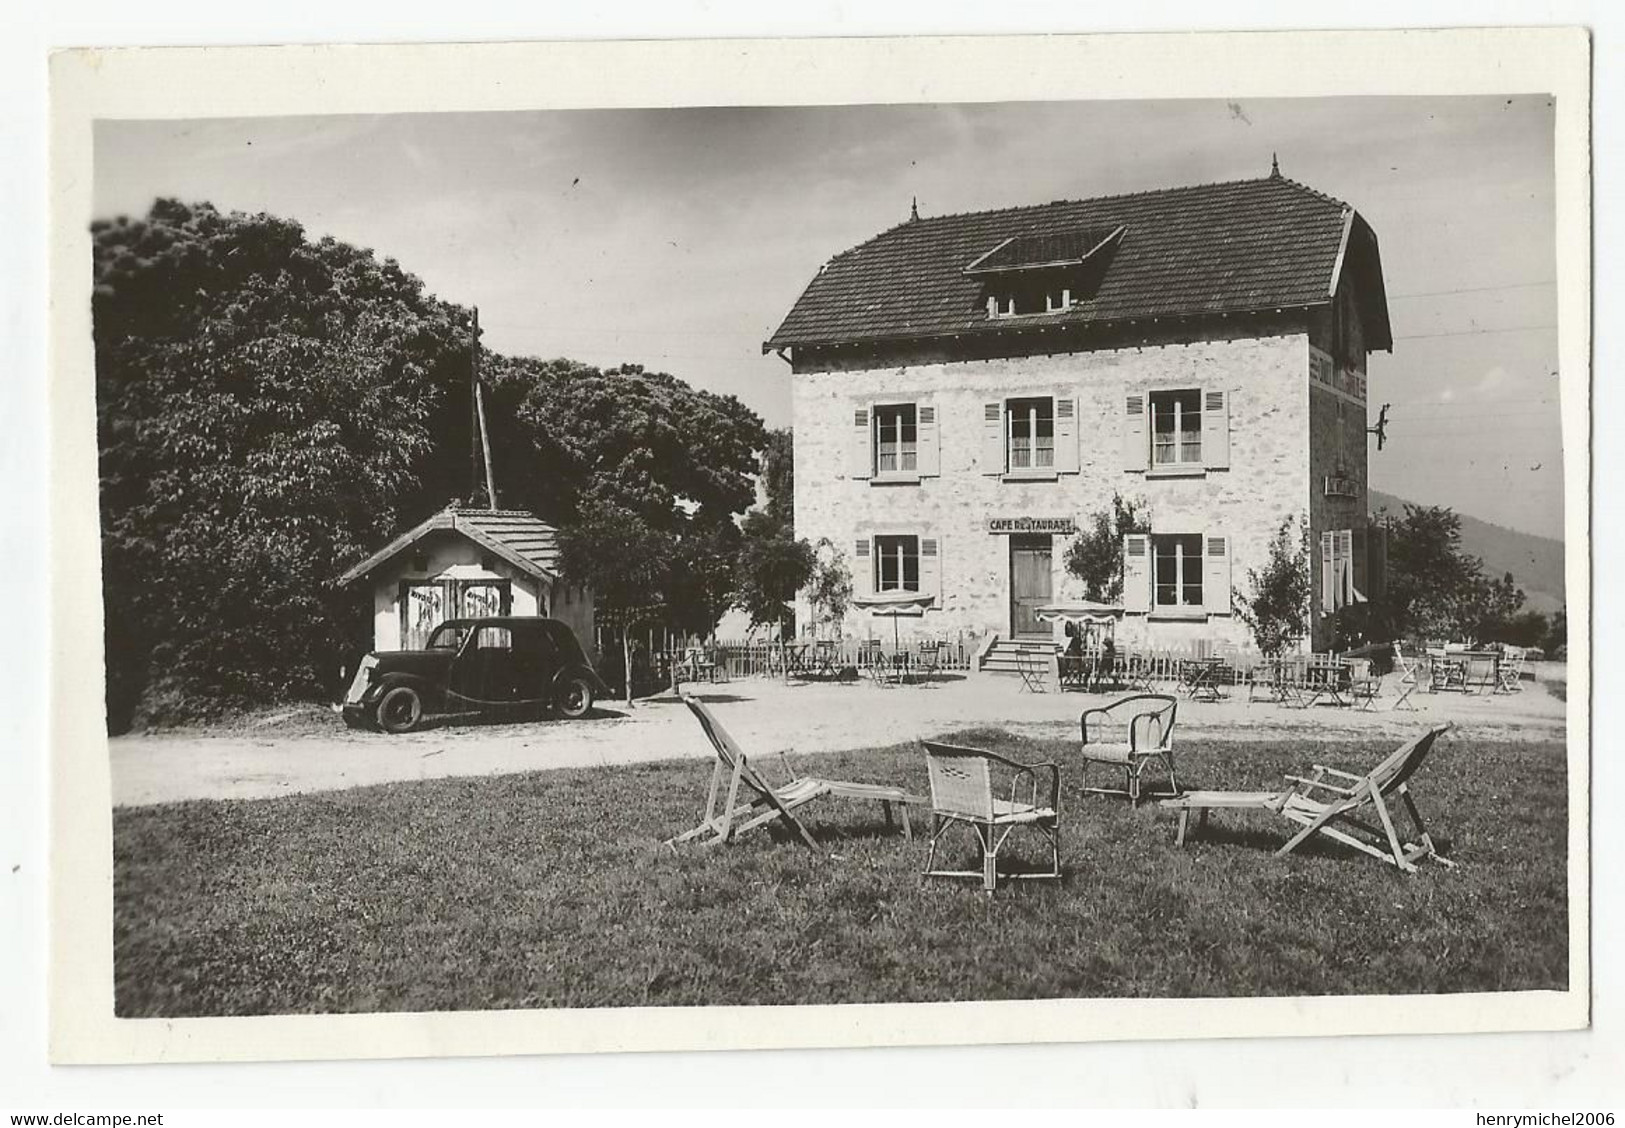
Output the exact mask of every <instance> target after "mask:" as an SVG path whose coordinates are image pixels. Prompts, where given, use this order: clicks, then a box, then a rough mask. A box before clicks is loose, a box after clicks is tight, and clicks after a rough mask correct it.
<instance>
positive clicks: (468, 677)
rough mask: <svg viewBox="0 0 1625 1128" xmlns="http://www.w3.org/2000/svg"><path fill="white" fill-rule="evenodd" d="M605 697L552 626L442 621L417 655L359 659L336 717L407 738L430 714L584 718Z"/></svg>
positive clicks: (508, 620) (565, 631) (564, 630)
mask: <svg viewBox="0 0 1625 1128" xmlns="http://www.w3.org/2000/svg"><path fill="white" fill-rule="evenodd" d="M608 692H609V688H608V687H607V686H606V685H605V684H604V683H603V681H602V679H600V678H599V676H598V674H597V672H596V671H594V670H593V668H592V663H591V662H589V661H588V660H587V656H586V655H585V654H583V653H582V650H581V644H580V643H579V642H578V641H576V636H575V634H574V632H572V631H571V630H570V628H569V627H568V626H567V625H565V624H564V623H561V622H559V621H558V620H557V619H542V618H526V617H523V616H504V617H502V618H490V619H447V620H446V621H445V622H444V623H441V624H440V625H439V626H438V627H436V628H435V629H434V633H433V634H431V635H430V636H429V643H428V646H427V647H425V648H424V649H423V650H395V651H374V652H373V653H371V654H369V655H367V656H366V657H365V658H363V659H362V660H361V666H360V668H359V669H357V670H356V672H355V680H354V681H352V682H351V683H350V690H349V692H348V693H347V694H345V697H344V704H343V706H342V712H343V714H344V721H345V723H346V724H348V725H350V726H351V727H352V728H373V729H383V730H384V731H385V732H410V731H411V730H412V729H414V728H416V727H417V726H418V724H419V723H420V722H422V720H423V718H424V717H426V716H429V715H430V714H434V713H458V714H469V713H473V714H481V715H486V716H491V715H508V714H512V713H518V712H522V711H528V712H541V711H547V710H552V711H554V712H557V713H559V714H561V715H563V716H566V717H572V718H574V717H583V716H585V715H586V714H587V713H588V712H589V711H590V710H591V709H592V703H593V700H594V698H595V697H597V696H598V695H601V694H607V693H608Z"/></svg>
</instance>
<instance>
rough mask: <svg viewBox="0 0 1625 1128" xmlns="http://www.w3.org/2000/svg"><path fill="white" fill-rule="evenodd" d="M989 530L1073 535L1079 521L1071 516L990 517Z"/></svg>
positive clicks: (995, 531) (994, 531) (991, 531)
mask: <svg viewBox="0 0 1625 1128" xmlns="http://www.w3.org/2000/svg"><path fill="white" fill-rule="evenodd" d="M987 531H988V532H990V533H994V534H996V535H997V534H1009V533H1060V534H1061V535H1062V536H1071V535H1072V534H1073V533H1075V532H1077V531H1078V523H1077V522H1076V521H1074V520H1073V519H1072V518H1070V517H989V518H988V519H987Z"/></svg>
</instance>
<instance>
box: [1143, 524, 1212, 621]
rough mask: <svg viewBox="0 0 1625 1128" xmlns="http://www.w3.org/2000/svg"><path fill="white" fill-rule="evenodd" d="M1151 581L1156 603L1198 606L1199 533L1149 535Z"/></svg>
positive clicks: (1171, 605) (1200, 591)
mask: <svg viewBox="0 0 1625 1128" xmlns="http://www.w3.org/2000/svg"><path fill="white" fill-rule="evenodd" d="M1151 554H1152V562H1153V565H1154V567H1155V569H1156V572H1155V578H1154V580H1153V583H1152V587H1153V590H1154V591H1155V601H1156V605H1157V606H1158V607H1201V606H1202V535H1201V534H1200V533H1190V534H1179V535H1164V536H1153V537H1152V538H1151Z"/></svg>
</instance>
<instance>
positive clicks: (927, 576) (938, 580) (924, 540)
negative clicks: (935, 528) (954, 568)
mask: <svg viewBox="0 0 1625 1128" xmlns="http://www.w3.org/2000/svg"><path fill="white" fill-rule="evenodd" d="M920 594H921V595H934V596H936V597H937V606H938V607H941V606H942V538H941V537H921V538H920Z"/></svg>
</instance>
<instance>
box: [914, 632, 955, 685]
mask: <svg viewBox="0 0 1625 1128" xmlns="http://www.w3.org/2000/svg"><path fill="white" fill-rule="evenodd" d="M947 649H948V644H947V643H946V642H928V643H925V644H924V645H922V646H921V647H920V656H919V660H918V661H917V662H916V663H915V665H914V671H913V673H914V677H915V679H916V680H917V681H918V682H919V684H921V685H930V684H931V679H932V678H934V677H936V676H937V670H938V669H940V668H941V666H942V652H943V651H944V650H947Z"/></svg>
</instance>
